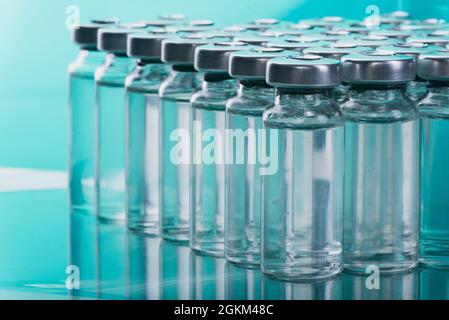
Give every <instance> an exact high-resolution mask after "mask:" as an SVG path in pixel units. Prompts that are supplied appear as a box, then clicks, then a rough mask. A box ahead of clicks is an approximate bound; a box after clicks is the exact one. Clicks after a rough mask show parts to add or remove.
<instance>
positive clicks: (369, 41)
mask: <svg viewBox="0 0 449 320" xmlns="http://www.w3.org/2000/svg"><path fill="white" fill-rule="evenodd" d="M400 42H402V41H401V40H399V39H393V38H387V37H381V36H370V35H368V36H365V37H357V38H355V39H353V40H349V41H346V40H345V41H338V42H337V43H339V44H344V43H351V44H355V45H357V46H361V47H370V48H373V49H374V48H377V47H380V46H387V45H391V44H395V43H400Z"/></svg>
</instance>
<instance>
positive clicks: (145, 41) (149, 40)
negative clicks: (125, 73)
mask: <svg viewBox="0 0 449 320" xmlns="http://www.w3.org/2000/svg"><path fill="white" fill-rule="evenodd" d="M171 37H172V36H171V35H170V34H149V33H137V34H130V35H128V51H127V55H128V56H129V57H133V58H137V59H147V60H161V55H162V41H164V40H165V39H169V38H171Z"/></svg>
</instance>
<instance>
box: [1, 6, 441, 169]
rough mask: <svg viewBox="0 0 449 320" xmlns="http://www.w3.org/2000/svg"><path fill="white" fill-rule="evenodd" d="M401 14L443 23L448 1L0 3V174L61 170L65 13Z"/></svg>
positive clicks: (69, 50) (224, 17)
mask: <svg viewBox="0 0 449 320" xmlns="http://www.w3.org/2000/svg"><path fill="white" fill-rule="evenodd" d="M371 4H376V5H378V6H379V8H380V10H381V13H382V12H383V13H386V12H390V11H393V10H398V9H403V10H407V11H409V12H411V13H412V14H413V17H414V18H424V17H431V16H438V17H443V18H444V17H445V18H449V17H448V12H449V10H448V7H449V2H448V1H447V0H431V1H422V0H402V1H400V0H339V1H335V0H321V1H320V0H282V1H279V0H278V1H274V0H238V1H237V0H232V1H224V0H207V1H206V0H189V1H186V0H164V1H162V0H151V1H148V0H129V1H119V0H109V1H106V0H96V1H92V0H40V1H36V0H2V1H0V30H1V37H0V39H1V41H2V46H1V49H0V74H1V77H2V82H1V85H0V166H1V167H5V166H9V167H28V168H41V169H58V170H63V169H65V167H66V163H67V147H66V144H67V134H66V133H67V106H66V105H67V104H66V100H67V81H66V68H67V65H68V64H69V63H70V62H71V61H72V60H73V59H74V58H75V56H76V47H75V46H74V45H73V44H72V43H71V41H70V32H69V30H68V29H67V28H66V27H65V22H66V19H67V14H66V8H67V6H69V5H77V6H78V7H79V8H80V13H81V21H88V20H89V19H90V18H92V17H118V18H120V19H122V20H123V21H132V20H140V19H152V18H154V17H156V16H157V15H159V14H162V13H173V12H175V13H178V12H182V13H185V14H187V15H188V16H189V17H190V18H192V19H194V18H195V19H206V18H207V19H213V20H215V21H216V22H217V23H218V24H219V25H222V26H224V25H231V24H234V23H245V22H247V21H249V20H251V19H254V18H258V17H274V18H281V19H287V20H293V21H297V20H299V19H301V18H311V17H318V16H324V15H341V16H345V17H349V18H362V17H364V16H365V8H366V7H367V6H368V5H371Z"/></svg>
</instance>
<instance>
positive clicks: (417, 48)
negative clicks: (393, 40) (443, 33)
mask: <svg viewBox="0 0 449 320" xmlns="http://www.w3.org/2000/svg"><path fill="white" fill-rule="evenodd" d="M441 49H442V48H441V47H437V46H432V45H428V44H425V43H397V44H394V45H390V46H381V47H378V48H377V50H378V51H386V52H391V53H397V54H406V55H409V56H412V57H413V58H415V61H418V57H419V55H420V54H422V53H426V52H432V51H438V50H441ZM426 91H427V83H426V81H425V80H424V79H421V78H420V77H419V75H417V76H416V78H415V80H413V81H411V82H409V83H407V93H408V95H409V97H410V98H411V99H412V100H413V101H418V100H419V99H420V98H421V97H422V96H424V94H425V93H426Z"/></svg>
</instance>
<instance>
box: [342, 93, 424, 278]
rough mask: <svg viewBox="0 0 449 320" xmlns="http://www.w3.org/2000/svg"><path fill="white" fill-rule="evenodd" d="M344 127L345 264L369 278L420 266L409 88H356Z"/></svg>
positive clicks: (415, 137)
mask: <svg viewBox="0 0 449 320" xmlns="http://www.w3.org/2000/svg"><path fill="white" fill-rule="evenodd" d="M342 109H343V113H344V116H345V119H346V127H345V142H346V148H345V163H346V167H345V220H344V230H345V231H344V259H345V260H344V263H345V268H347V269H348V270H350V271H352V272H356V273H363V274H365V272H366V269H367V268H369V267H371V266H375V267H377V268H379V270H380V271H381V272H398V271H405V270H409V269H412V268H414V267H415V266H416V264H417V246H418V231H419V229H418V223H419V221H418V219H419V216H418V212H419V200H420V199H419V123H418V121H417V112H416V107H415V104H414V103H413V102H412V101H411V100H410V99H409V98H408V97H407V96H406V88H405V86H400V87H399V88H395V89H388V88H385V89H379V90H374V89H363V88H362V89H354V90H352V89H351V90H350V93H349V100H347V101H346V103H345V104H343V106H342Z"/></svg>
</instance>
